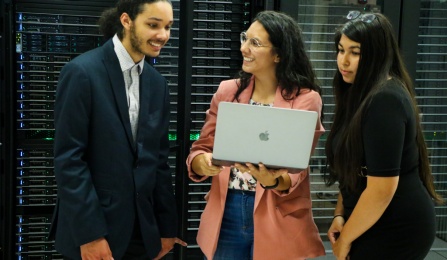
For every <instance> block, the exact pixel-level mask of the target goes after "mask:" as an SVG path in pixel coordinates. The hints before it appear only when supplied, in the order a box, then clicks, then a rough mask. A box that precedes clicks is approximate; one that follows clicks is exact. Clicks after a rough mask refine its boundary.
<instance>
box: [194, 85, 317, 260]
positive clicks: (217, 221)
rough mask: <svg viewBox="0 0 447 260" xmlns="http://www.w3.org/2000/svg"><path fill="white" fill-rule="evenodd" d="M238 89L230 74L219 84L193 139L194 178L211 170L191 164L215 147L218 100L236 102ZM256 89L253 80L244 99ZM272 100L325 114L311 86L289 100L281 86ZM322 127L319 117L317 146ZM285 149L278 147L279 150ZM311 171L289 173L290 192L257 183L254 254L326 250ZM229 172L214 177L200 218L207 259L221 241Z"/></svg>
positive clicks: (292, 255) (297, 255)
mask: <svg viewBox="0 0 447 260" xmlns="http://www.w3.org/2000/svg"><path fill="white" fill-rule="evenodd" d="M236 90H237V85H236V80H234V79H233V80H226V81H223V82H222V83H221V84H220V86H219V88H218V90H217V91H216V93H215V94H214V96H213V99H212V101H211V106H210V109H209V110H207V112H206V120H205V125H204V126H203V128H202V131H201V133H200V137H199V139H198V140H197V141H195V142H194V143H193V145H192V148H191V152H190V154H189V156H188V158H187V160H186V164H187V166H188V175H189V177H190V179H191V180H193V181H195V182H200V181H203V180H205V179H207V178H208V176H199V175H197V174H195V173H194V172H193V171H192V170H191V162H192V159H193V158H194V157H195V156H197V155H198V154H201V153H207V152H210V153H212V152H213V143H214V132H215V126H216V117H217V112H218V111H217V109H218V104H219V102H221V101H230V102H231V101H233V102H237V101H236V100H233V97H234V94H235V92H236ZM252 92H253V81H252V82H251V83H250V85H249V86H248V87H247V88H246V89H245V90H244V91H243V92H242V93H241V95H240V96H239V100H240V103H247V104H248V102H249V100H250V98H251V95H252ZM273 106H274V107H283V108H293V109H304V110H312V111H317V112H318V113H319V114H321V109H322V101H321V97H320V95H319V94H318V93H317V92H315V91H309V90H302V91H301V93H300V95H298V97H295V98H294V99H293V100H290V101H286V100H284V99H283V98H282V96H281V93H280V90H279V88H278V90H277V92H276V96H275V100H274V103H273ZM323 133H324V128H323V126H322V124H321V121H320V120H318V123H317V125H316V128H315V135H314V140H313V148H312V149H315V146H316V144H317V141H318V138H319V137H320V136H321V135H322V134H323ZM280 149H281V148H280V147H278V150H279V152H280ZM308 171H309V169H307V170H304V171H302V172H300V173H298V174H290V178H291V180H292V186H291V187H290V189H289V190H288V191H286V192H278V191H276V190H264V189H263V188H262V187H260V185H257V187H256V195H255V206H254V252H253V254H254V255H253V258H254V259H255V260H257V259H276V260H281V259H284V260H291V259H305V258H313V257H318V256H322V255H324V254H325V251H324V247H323V243H322V241H321V238H320V235H319V233H318V229H317V226H316V225H315V223H314V221H313V216H312V202H311V197H310V187H309V186H310V181H309V175H308ZM229 174H230V167H226V168H225V169H224V170H223V171H222V172H221V173H219V174H218V175H217V176H215V177H213V179H212V184H211V190H210V192H209V194H208V195H209V196H207V198H208V201H207V204H206V207H205V210H204V211H203V213H202V216H201V219H200V226H199V231H198V234H197V243H198V245H199V246H200V248H201V250H202V252H203V253H204V254H205V255H206V257H207V258H208V259H213V255H214V252H215V251H216V247H217V241H218V237H219V231H220V226H221V222H222V217H223V212H224V205H225V199H226V196H227V191H228V182H229Z"/></svg>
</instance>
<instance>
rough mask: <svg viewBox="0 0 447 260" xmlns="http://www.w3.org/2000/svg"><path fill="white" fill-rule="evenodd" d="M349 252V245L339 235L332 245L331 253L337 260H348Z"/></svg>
mask: <svg viewBox="0 0 447 260" xmlns="http://www.w3.org/2000/svg"><path fill="white" fill-rule="evenodd" d="M349 251H351V243H350V242H347V241H344V240H343V237H342V236H341V235H340V237H339V238H338V239H337V240H336V241H335V243H333V244H332V252H333V254H334V256H335V257H336V258H337V260H345V259H349Z"/></svg>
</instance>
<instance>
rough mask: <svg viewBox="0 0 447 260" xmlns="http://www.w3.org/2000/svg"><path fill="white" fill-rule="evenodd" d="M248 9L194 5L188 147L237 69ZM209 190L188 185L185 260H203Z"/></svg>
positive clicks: (241, 2)
mask: <svg viewBox="0 0 447 260" xmlns="http://www.w3.org/2000/svg"><path fill="white" fill-rule="evenodd" d="M252 8H253V6H252V4H251V2H250V1H245V0H225V1H194V10H193V35H192V37H193V46H192V78H191V93H187V94H189V95H190V97H189V98H190V100H191V122H190V123H191V124H190V140H189V141H190V142H189V143H188V144H187V145H188V146H190V145H191V143H192V142H193V141H195V140H197V138H198V137H199V135H200V130H201V128H202V126H203V123H204V120H205V111H206V110H207V109H208V108H209V105H210V101H211V98H212V96H213V94H214V92H215V91H216V90H217V87H218V86H219V84H220V82H221V81H222V80H226V79H230V78H233V77H234V76H235V75H236V73H237V72H238V71H239V69H240V68H241V64H242V56H241V54H240V51H239V48H240V41H239V34H240V32H242V31H243V30H245V29H247V25H248V24H249V22H250V19H251V16H250V14H251V13H252ZM184 174H186V172H185V173H184ZM209 188H210V183H209V182H202V183H193V182H190V183H189V191H188V210H187V211H188V212H187V214H188V220H187V237H185V239H186V240H187V242H188V244H189V245H188V250H187V253H186V258H187V259H203V255H202V253H201V251H200V249H199V248H198V246H197V243H196V239H195V238H196V235H197V230H198V227H199V221H200V215H201V213H202V211H203V209H204V207H205V204H206V201H205V199H204V196H205V194H206V193H207V192H208V191H209Z"/></svg>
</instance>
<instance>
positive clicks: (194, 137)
mask: <svg viewBox="0 0 447 260" xmlns="http://www.w3.org/2000/svg"><path fill="white" fill-rule="evenodd" d="M199 136H200V133H191V134H189V139H190V140H191V141H196V140H197V139H199Z"/></svg>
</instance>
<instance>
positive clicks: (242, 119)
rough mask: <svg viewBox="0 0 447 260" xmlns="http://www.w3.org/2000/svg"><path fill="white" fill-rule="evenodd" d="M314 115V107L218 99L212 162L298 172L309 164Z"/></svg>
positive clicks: (313, 131) (316, 116) (316, 117)
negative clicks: (302, 108)
mask: <svg viewBox="0 0 447 260" xmlns="http://www.w3.org/2000/svg"><path fill="white" fill-rule="evenodd" d="M317 119H318V113H317V112H315V111H307V110H296V109H286V108H276V107H268V106H257V105H248V104H239V103H232V102H220V103H219V110H218V115H217V122H216V132H215V137H214V148H213V158H212V162H213V164H215V165H223V166H230V165H232V164H234V163H235V162H239V163H245V162H250V163H253V164H255V165H257V164H258V163H259V162H262V163H263V164H265V165H266V167H267V168H287V169H289V172H299V171H301V170H303V169H306V168H307V167H308V165H309V159H310V154H311V149H312V142H313V138H314V133H315V128H316V124H317Z"/></svg>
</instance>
